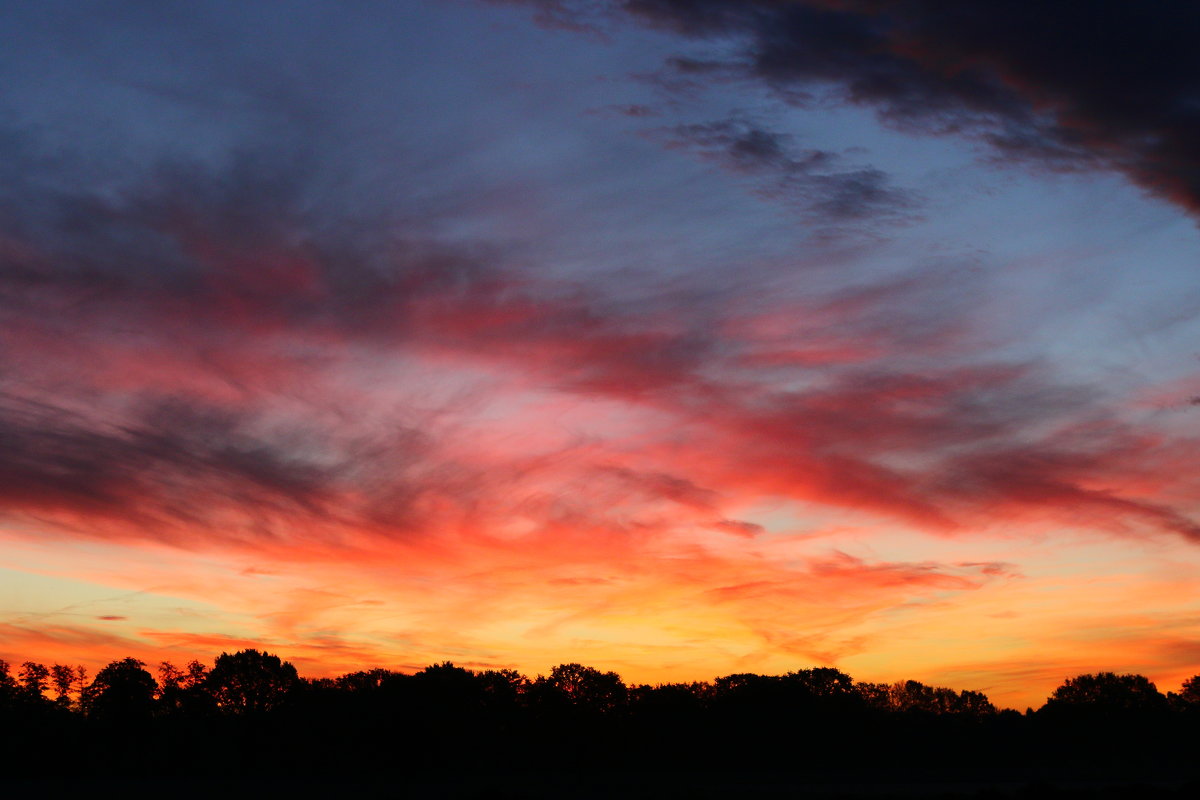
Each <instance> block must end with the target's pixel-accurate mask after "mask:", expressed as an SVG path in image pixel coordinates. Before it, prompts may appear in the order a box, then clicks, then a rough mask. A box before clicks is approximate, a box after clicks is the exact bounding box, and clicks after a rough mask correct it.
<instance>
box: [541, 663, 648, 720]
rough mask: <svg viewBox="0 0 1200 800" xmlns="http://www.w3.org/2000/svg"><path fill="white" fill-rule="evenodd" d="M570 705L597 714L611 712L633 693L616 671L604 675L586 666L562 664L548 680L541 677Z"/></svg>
mask: <svg viewBox="0 0 1200 800" xmlns="http://www.w3.org/2000/svg"><path fill="white" fill-rule="evenodd" d="M538 681H539V682H544V684H545V686H546V687H547V688H548V689H550V690H551V691H552V692H554V693H557V694H558V695H560V696H561V697H562V698H564V699H565V700H566V701H567V702H568V703H569V704H571V705H573V706H577V707H580V708H587V709H593V710H596V711H611V710H613V709H614V708H616V707H618V706H620V705H623V704H624V703H625V701H626V699H627V698H628V696H629V690H628V688H627V687H626V686H625V684H624V683H623V682H622V681H621V676H620V675H618V674H617V673H615V672H601V671H600V670H598V669H594V668H592V667H585V666H583V665H582V664H576V663H571V664H559V665H558V666H557V667H555V668H554V669H552V670H550V676H549V677H548V678H538Z"/></svg>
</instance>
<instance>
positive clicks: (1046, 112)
mask: <svg viewBox="0 0 1200 800" xmlns="http://www.w3.org/2000/svg"><path fill="white" fill-rule="evenodd" d="M553 6H554V8H555V13H556V14H558V15H560V17H561V18H567V19H569V18H573V17H572V15H573V13H575V12H579V13H582V14H586V15H588V18H589V19H593V20H594V19H595V9H594V8H592V7H590V6H589V7H588V8H576V7H574V6H573V5H572V4H570V3H555V4H553ZM608 8H609V9H610V10H611V11H614V12H615V11H617V10H620V11H624V12H627V13H628V14H629V15H630V16H631V18H632V19H636V20H638V21H640V22H642V23H644V24H647V25H650V26H653V27H655V28H658V29H662V30H666V31H670V32H673V33H675V34H678V35H680V36H682V37H686V38H688V39H693V40H698V41H700V42H702V43H719V44H720V45H721V49H722V50H724V51H726V52H728V51H729V50H730V48H729V47H728V46H727V45H728V44H730V43H733V44H734V45H735V46H736V55H733V56H716V55H714V56H713V57H712V58H710V59H705V58H703V57H701V58H696V57H695V56H691V57H688V58H686V59H684V60H676V61H675V62H674V68H675V69H676V70H678V68H679V67H680V65H689V64H693V63H695V64H707V65H708V67H707V70H706V71H708V72H713V71H722V72H733V73H736V74H740V75H742V76H744V77H746V78H752V79H755V80H758V81H761V82H762V83H763V84H765V85H767V86H770V87H773V88H775V89H777V90H778V91H779V92H780V93H781V95H782V96H784V97H785V98H788V99H790V100H792V101H797V102H809V101H812V99H813V98H814V97H828V98H832V99H834V100H836V101H840V102H844V103H849V104H855V105H860V106H864V107H868V108H872V109H874V110H875V111H876V113H877V114H878V115H879V117H880V118H881V119H882V120H883V121H884V122H886V123H888V124H891V125H895V126H898V127H901V128H904V129H907V130H910V131H915V132H922V133H929V134H939V135H947V134H948V135H959V136H966V137H969V138H970V139H971V140H973V141H975V142H978V143H979V144H981V145H982V146H984V147H985V148H986V149H987V150H988V151H990V153H991V154H992V155H994V156H995V157H996V158H998V159H1003V160H1017V161H1023V162H1026V163H1034V164H1038V165H1042V166H1046V167H1050V168H1053V169H1109V170H1115V171H1118V172H1121V173H1123V174H1125V175H1126V176H1127V177H1129V178H1130V179H1131V180H1132V181H1134V182H1135V183H1137V184H1138V185H1139V186H1141V187H1143V188H1144V189H1146V190H1147V191H1149V192H1151V193H1153V194H1155V195H1158V196H1160V197H1163V198H1165V199H1167V200H1169V201H1172V202H1175V203H1178V204H1179V205H1181V206H1183V207H1184V208H1186V209H1187V210H1188V211H1189V212H1191V213H1193V214H1194V213H1196V212H1197V211H1200V145H1197V142H1198V141H1200V136H1198V135H1197V129H1198V126H1200V103H1198V102H1197V101H1196V97H1197V91H1198V88H1200V87H1198V85H1197V82H1196V78H1195V76H1196V75H1197V74H1200V56H1198V55H1197V52H1196V49H1195V47H1193V40H1194V38H1195V32H1196V31H1197V30H1198V29H1200V11H1198V10H1197V9H1196V7H1195V6H1194V5H1192V4H1190V3H1185V2H1167V3H1156V4H1153V5H1136V4H1121V3H1110V4H1106V5H1104V6H1103V7H1100V8H1098V7H1096V5H1095V4H1094V3H1087V2H1083V1H1082V0H1078V1H1073V2H1065V3H1056V4H1055V5H1054V6H1053V7H1048V6H1046V4H1044V3H1039V2H1035V1H1034V0H1023V1H1022V2H1015V3H1014V2H1008V0H1003V2H1002V1H1001V0H987V1H986V2H977V3H970V4H959V5H958V6H956V7H955V8H953V9H950V10H947V9H946V8H945V7H944V6H943V4H938V3H931V2H927V0H884V1H883V2H878V1H877V0H848V1H847V2H829V1H828V0H799V1H798V2H788V3H780V2H774V0H699V2H682V1H681V0H621V1H620V2H616V1H614V2H612V3H610V4H608ZM580 19H582V17H580ZM714 49H715V48H714ZM722 64H723V66H718V65H722ZM694 74H695V72H694V71H693V79H694Z"/></svg>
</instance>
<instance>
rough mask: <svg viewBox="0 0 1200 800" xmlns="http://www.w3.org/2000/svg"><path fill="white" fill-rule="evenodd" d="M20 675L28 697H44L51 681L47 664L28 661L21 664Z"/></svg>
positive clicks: (36, 698) (38, 698) (37, 698)
mask: <svg viewBox="0 0 1200 800" xmlns="http://www.w3.org/2000/svg"><path fill="white" fill-rule="evenodd" d="M18 675H19V676H20V678H21V686H22V687H23V689H24V691H25V695H26V696H27V697H29V698H32V699H35V700H40V699H42V698H43V696H44V695H45V692H46V687H47V686H48V685H49V681H50V670H49V669H48V668H46V666H45V665H43V664H38V663H36V662H34V661H26V662H25V663H24V664H22V665H21V671H20V672H19V673H18Z"/></svg>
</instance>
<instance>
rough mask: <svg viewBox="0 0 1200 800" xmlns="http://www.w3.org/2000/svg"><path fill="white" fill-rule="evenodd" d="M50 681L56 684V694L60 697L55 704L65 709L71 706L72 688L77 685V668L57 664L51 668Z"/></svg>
mask: <svg viewBox="0 0 1200 800" xmlns="http://www.w3.org/2000/svg"><path fill="white" fill-rule="evenodd" d="M50 680H51V682H52V683H53V684H54V692H55V694H57V695H58V696H57V697H56V698H55V699H54V702H55V703H57V704H58V705H59V706H62V707H63V708H68V707H70V705H71V687H72V686H73V685H74V684H75V668H74V667H68V666H65V665H63V664H55V665H54V666H52V667H51V668H50Z"/></svg>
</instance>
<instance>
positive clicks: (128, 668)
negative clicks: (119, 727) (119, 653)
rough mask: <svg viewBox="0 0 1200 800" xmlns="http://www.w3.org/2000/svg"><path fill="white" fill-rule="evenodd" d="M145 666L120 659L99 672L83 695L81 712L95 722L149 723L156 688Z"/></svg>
mask: <svg viewBox="0 0 1200 800" xmlns="http://www.w3.org/2000/svg"><path fill="white" fill-rule="evenodd" d="M145 666H146V665H145V662H142V661H138V660H137V659H136V658H123V659H121V660H120V661H114V662H112V663H111V664H109V665H108V666H106V667H104V668H103V669H101V670H100V671H99V672H97V673H96V677H95V679H93V680H92V682H91V684H90V685H89V686H88V687H87V689H86V690H85V691H84V693H83V697H82V703H83V707H84V710H85V711H87V713H88V715H89V716H92V717H96V718H98V719H109V720H139V719H148V718H149V717H150V715H151V714H152V713H153V711H154V695H155V693H156V692H157V691H158V684H157V683H155V681H154V676H153V675H151V674H150V673H149V672H147V671H146V670H145V669H143V667H145Z"/></svg>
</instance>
